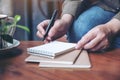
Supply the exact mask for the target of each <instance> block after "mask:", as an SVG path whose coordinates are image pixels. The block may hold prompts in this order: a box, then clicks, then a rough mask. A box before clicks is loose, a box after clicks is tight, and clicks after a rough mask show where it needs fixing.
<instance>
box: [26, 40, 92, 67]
mask: <svg viewBox="0 0 120 80" xmlns="http://www.w3.org/2000/svg"><path fill="white" fill-rule="evenodd" d="M75 45H76V44H74V43H66V42H60V41H53V42H50V43H47V44H44V45H40V46H35V47H30V48H27V51H28V54H30V56H28V57H27V58H26V59H25V61H26V62H38V63H39V67H59V68H90V67H91V64H90V60H89V56H88V53H87V51H84V50H75V49H74V47H75Z"/></svg>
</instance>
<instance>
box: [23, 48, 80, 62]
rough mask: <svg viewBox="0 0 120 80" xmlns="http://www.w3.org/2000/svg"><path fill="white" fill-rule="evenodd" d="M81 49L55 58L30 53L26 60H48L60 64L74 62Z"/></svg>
mask: <svg viewBox="0 0 120 80" xmlns="http://www.w3.org/2000/svg"><path fill="white" fill-rule="evenodd" d="M80 51H81V50H74V51H71V52H68V53H65V54H62V55H59V56H57V57H56V58H54V59H49V58H46V57H40V56H35V55H30V56H29V57H27V58H26V59H25V61H26V62H46V63H59V64H73V63H74V61H75V60H76V58H77V57H78V55H79V54H80Z"/></svg>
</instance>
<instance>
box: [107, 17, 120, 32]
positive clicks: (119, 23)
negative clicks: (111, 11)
mask: <svg viewBox="0 0 120 80" xmlns="http://www.w3.org/2000/svg"><path fill="white" fill-rule="evenodd" d="M106 25H107V27H108V28H109V30H110V31H111V32H112V33H113V34H117V33H119V32H120V20H118V19H116V18H113V19H112V20H110V21H109V22H108V23H106Z"/></svg>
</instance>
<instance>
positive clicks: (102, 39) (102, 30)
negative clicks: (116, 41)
mask: <svg viewBox="0 0 120 80" xmlns="http://www.w3.org/2000/svg"><path fill="white" fill-rule="evenodd" d="M119 31H120V21H119V20H117V19H112V20H111V21H109V22H108V23H106V24H102V25H98V26H96V27H95V28H93V29H91V30H90V31H89V32H88V33H87V34H86V35H84V36H83V37H82V39H81V40H80V41H78V43H77V46H76V49H81V48H84V49H87V50H90V51H99V50H103V49H106V48H108V47H109V46H110V41H111V39H112V38H113V36H114V35H115V34H117V33H118V32H119Z"/></svg>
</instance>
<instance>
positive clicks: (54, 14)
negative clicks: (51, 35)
mask: <svg viewBox="0 0 120 80" xmlns="http://www.w3.org/2000/svg"><path fill="white" fill-rule="evenodd" d="M57 13H58V10H54V12H53V14H52V17H51V20H50V23H49V24H48V26H47V29H46V33H45V35H44V36H43V39H42V41H44V40H45V38H46V37H47V35H48V32H49V30H50V29H51V27H52V26H53V25H54V22H55V18H56V16H57Z"/></svg>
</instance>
